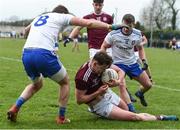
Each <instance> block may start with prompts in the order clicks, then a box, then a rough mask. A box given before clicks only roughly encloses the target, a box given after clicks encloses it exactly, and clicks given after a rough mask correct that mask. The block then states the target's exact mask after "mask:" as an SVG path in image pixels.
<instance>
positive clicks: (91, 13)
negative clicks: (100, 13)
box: [83, 12, 94, 18]
mask: <svg viewBox="0 0 180 130" xmlns="http://www.w3.org/2000/svg"><path fill="white" fill-rule="evenodd" d="M93 14H94V12H90V13H88V14H87V15H84V16H83V18H91V17H92V16H93Z"/></svg>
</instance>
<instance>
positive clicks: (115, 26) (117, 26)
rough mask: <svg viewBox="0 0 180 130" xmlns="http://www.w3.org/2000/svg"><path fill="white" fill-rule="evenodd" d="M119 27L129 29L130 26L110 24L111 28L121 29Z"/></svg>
mask: <svg viewBox="0 0 180 130" xmlns="http://www.w3.org/2000/svg"><path fill="white" fill-rule="evenodd" d="M121 28H128V29H130V27H129V26H127V25H126V24H112V26H111V30H118V29H121Z"/></svg>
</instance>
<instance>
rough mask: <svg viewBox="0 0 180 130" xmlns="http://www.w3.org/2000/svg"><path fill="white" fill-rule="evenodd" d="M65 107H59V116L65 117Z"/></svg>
mask: <svg viewBox="0 0 180 130" xmlns="http://www.w3.org/2000/svg"><path fill="white" fill-rule="evenodd" d="M65 112H66V107H59V116H60V117H65Z"/></svg>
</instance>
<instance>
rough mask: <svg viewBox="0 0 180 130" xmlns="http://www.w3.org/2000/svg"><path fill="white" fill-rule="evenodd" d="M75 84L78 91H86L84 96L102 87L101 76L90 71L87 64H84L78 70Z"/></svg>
mask: <svg viewBox="0 0 180 130" xmlns="http://www.w3.org/2000/svg"><path fill="white" fill-rule="evenodd" d="M75 83H76V87H77V88H78V89H80V90H84V89H86V90H87V92H86V94H91V93H93V92H95V91H96V90H97V89H98V88H99V87H100V86H101V85H102V81H101V76H100V75H98V74H96V73H94V72H93V71H92V69H91V68H90V65H89V62H87V63H85V64H84V65H83V66H81V68H80V69H79V70H78V72H77V74H76V77H75Z"/></svg>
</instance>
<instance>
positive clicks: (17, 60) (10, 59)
mask: <svg viewBox="0 0 180 130" xmlns="http://www.w3.org/2000/svg"><path fill="white" fill-rule="evenodd" d="M0 59H2V60H8V61H16V62H22V61H21V60H20V59H15V58H10V57H2V56H0ZM67 70H69V71H72V72H76V71H77V70H74V69H67Z"/></svg>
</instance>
